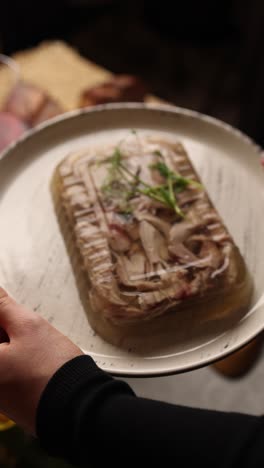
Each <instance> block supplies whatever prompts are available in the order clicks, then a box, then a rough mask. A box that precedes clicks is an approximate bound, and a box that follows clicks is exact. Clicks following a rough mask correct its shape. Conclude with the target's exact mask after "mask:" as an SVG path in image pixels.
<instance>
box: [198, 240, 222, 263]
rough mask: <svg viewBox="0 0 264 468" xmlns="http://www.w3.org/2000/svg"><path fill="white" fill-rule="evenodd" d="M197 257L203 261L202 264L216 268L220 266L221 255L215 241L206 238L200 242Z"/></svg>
mask: <svg viewBox="0 0 264 468" xmlns="http://www.w3.org/2000/svg"><path fill="white" fill-rule="evenodd" d="M199 258H201V259H203V260H204V261H205V263H204V266H208V267H210V268H213V269H214V270H216V269H217V268H219V267H220V265H221V263H222V262H223V255H222V253H221V251H220V249H218V247H217V246H216V244H215V242H212V241H210V240H206V241H204V242H203V244H202V248H201V250H200V252H199Z"/></svg>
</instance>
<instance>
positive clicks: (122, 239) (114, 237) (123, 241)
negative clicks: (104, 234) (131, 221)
mask: <svg viewBox="0 0 264 468" xmlns="http://www.w3.org/2000/svg"><path fill="white" fill-rule="evenodd" d="M109 231H110V235H109V245H110V247H111V248H112V249H113V250H114V251H115V252H127V251H128V250H129V249H130V247H131V239H130V238H129V236H128V235H127V233H126V232H125V231H124V230H123V229H121V228H120V226H117V225H113V224H111V225H110V226H109Z"/></svg>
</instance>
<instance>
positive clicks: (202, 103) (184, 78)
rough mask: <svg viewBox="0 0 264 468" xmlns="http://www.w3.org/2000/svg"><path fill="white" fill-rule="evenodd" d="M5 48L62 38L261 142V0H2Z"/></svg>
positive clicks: (167, 97) (263, 137) (155, 90)
mask: <svg viewBox="0 0 264 468" xmlns="http://www.w3.org/2000/svg"><path fill="white" fill-rule="evenodd" d="M0 12H1V24H0V39H1V44H2V51H3V52H4V53H6V54H12V53H13V52H15V51H17V50H20V49H25V48H28V47H32V46H34V45H36V44H38V43H39V42H40V41H42V40H45V39H63V40H66V41H68V42H69V43H70V44H71V45H73V46H74V47H76V48H78V49H79V51H80V52H81V53H82V54H83V55H84V56H86V57H88V58H89V59H91V60H93V61H95V62H97V63H98V64H100V65H102V66H104V67H106V68H108V69H109V70H111V71H113V72H115V73H132V74H137V75H139V76H141V77H142V78H143V79H144V80H145V81H146V83H147V85H148V88H149V90H150V92H151V93H154V94H156V95H158V96H160V97H161V98H163V99H165V100H168V101H170V102H172V103H174V104H176V105H179V106H183V107H188V108H191V109H196V110H199V111H202V112H205V113H207V114H210V115H213V116H216V117H218V118H220V119H222V120H224V121H226V122H229V123H231V124H233V125H235V126H238V127H240V128H241V129H242V130H244V131H245V132H246V133H247V134H249V135H250V136H252V137H253V138H255V139H256V140H257V141H258V142H259V143H261V144H264V118H263V117H264V112H263V103H264V91H263V87H264V85H263V83H264V63H263V62H264V61H263V40H264V33H263V30H264V28H263V26H264V2H263V1H261V0H251V1H250V0H240V1H239V0H222V1H217V0H215V1H214V0H210V1H209V0H205V1H202V0H201V1H197V0H183V1H181V2H179V1H173V0H172V1H169V0H160V1H156V0H141V1H139V0H134V1H130V0H123V1H120V0H45V1H42V0H35V1H32V0H24V1H23V0H18V1H15V0H1V7H0Z"/></svg>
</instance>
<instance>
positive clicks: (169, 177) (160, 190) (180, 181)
mask: <svg viewBox="0 0 264 468" xmlns="http://www.w3.org/2000/svg"><path fill="white" fill-rule="evenodd" d="M154 154H155V155H156V156H158V157H160V158H162V159H163V161H158V162H157V163H155V164H152V165H151V166H150V168H151V169H154V170H157V171H158V172H159V174H160V175H161V176H162V177H163V178H164V179H165V183H164V184H161V185H156V186H151V185H149V184H147V183H146V182H144V181H143V180H142V179H141V178H140V168H138V170H137V171H136V173H133V172H132V171H131V170H130V169H129V168H128V167H127V166H126V164H125V161H124V158H123V157H122V153H121V151H120V149H119V148H118V147H117V148H116V149H115V150H114V152H113V154H112V156H111V157H110V158H108V159H106V160H104V163H107V164H110V167H109V172H108V177H107V179H106V181H105V183H104V185H103V187H102V190H103V191H104V192H107V193H108V195H110V196H111V197H112V198H114V199H118V200H119V211H120V213H124V214H130V213H132V208H131V206H130V204H129V201H130V200H131V199H132V198H134V197H135V196H136V195H137V194H143V195H145V196H147V197H149V198H152V199H153V200H156V201H158V202H159V203H161V204H163V205H165V206H166V207H168V208H170V209H172V210H174V211H175V213H176V214H177V215H178V216H180V217H184V213H183V211H182V210H181V208H180V206H179V204H178V202H177V197H176V195H177V194H178V193H180V192H182V191H183V190H185V189H186V188H187V187H188V186H190V185H194V186H196V187H197V188H202V185H201V184H199V183H198V182H196V181H194V180H192V179H188V178H185V177H182V176H181V175H180V174H179V173H177V172H175V171H172V170H171V169H170V168H169V167H168V166H167V164H166V163H165V162H164V158H163V155H162V153H161V152H160V151H155V152H154Z"/></svg>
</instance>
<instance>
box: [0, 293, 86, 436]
mask: <svg viewBox="0 0 264 468" xmlns="http://www.w3.org/2000/svg"><path fill="white" fill-rule="evenodd" d="M1 329H2V331H1ZM81 354H83V353H82V351H81V350H80V349H79V348H78V347H77V346H75V345H74V344H73V343H72V342H71V341H70V340H69V339H68V338H66V337H65V336H64V335H63V334H62V333H60V332H59V331H58V330H56V329H55V328H54V327H52V326H51V325H50V324H49V323H48V322H47V321H46V320H44V319H43V318H41V317H40V316H39V315H38V314H37V313H34V312H31V311H29V310H27V309H26V308H25V307H22V306H20V305H18V304H17V303H16V302H15V301H14V299H12V298H11V297H10V296H9V295H8V294H7V292H6V291H5V290H4V289H2V288H0V412H3V413H4V414H5V415H7V416H8V417H9V418H11V419H12V420H14V421H15V422H16V423H17V424H19V425H20V426H21V427H23V429H25V430H26V431H28V432H30V433H31V434H34V433H35V418H36V411H37V407H38V403H39V400H40V397H41V394H42V392H43V390H44V389H45V387H46V385H47V384H48V382H49V380H50V378H51V377H52V376H53V375H54V374H55V372H56V371H57V370H58V369H59V368H60V367H61V366H63V364H65V363H66V362H67V361H69V360H71V359H73V358H75V357H77V356H80V355H81Z"/></svg>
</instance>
